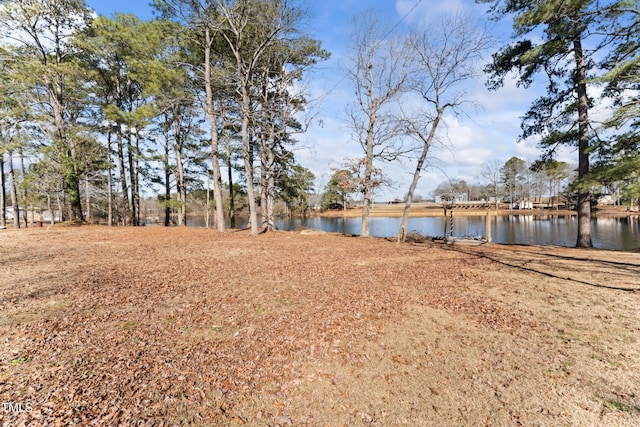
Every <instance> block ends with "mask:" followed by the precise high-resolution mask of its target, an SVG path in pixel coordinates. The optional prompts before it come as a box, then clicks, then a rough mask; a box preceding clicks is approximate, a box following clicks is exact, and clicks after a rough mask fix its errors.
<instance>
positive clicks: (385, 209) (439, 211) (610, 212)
mask: <svg viewBox="0 0 640 427" xmlns="http://www.w3.org/2000/svg"><path fill="white" fill-rule="evenodd" d="M403 211H404V204H402V203H398V204H388V205H385V204H374V205H373V207H372V208H371V210H370V212H369V216H370V217H386V218H400V217H402V214H403ZM487 211H488V212H490V214H491V215H492V216H509V215H536V216H549V217H557V216H577V215H578V212H577V211H575V210H569V209H552V208H549V209H497V210H496V209H495V208H491V209H488V210H487V209H474V208H468V209H465V208H455V206H454V209H453V216H458V217H460V216H486V215H487ZM450 214H451V210H450V209H447V216H449V215H450ZM591 215H592V217H594V218H617V217H620V218H624V217H629V216H635V215H640V212H638V211H628V210H627V207H626V206H606V207H600V208H595V209H593V210H592V211H591ZM311 216H317V217H324V218H360V217H362V208H361V207H351V208H347V209H345V210H339V209H336V210H327V211H324V212H314V213H313V214H311ZM409 216H410V217H412V218H420V217H422V218H429V217H440V218H441V217H443V216H444V209H443V208H442V207H441V206H439V205H434V204H415V205H413V206H412V207H411V210H410V211H409Z"/></svg>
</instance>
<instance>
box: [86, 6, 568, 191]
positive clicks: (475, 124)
mask: <svg viewBox="0 0 640 427" xmlns="http://www.w3.org/2000/svg"><path fill="white" fill-rule="evenodd" d="M86 2H87V4H88V5H89V6H90V7H92V8H93V9H94V10H95V11H96V12H97V13H99V14H103V15H107V16H110V15H111V14H113V13H114V12H116V11H117V12H126V13H133V14H135V15H137V16H138V17H140V18H142V19H151V18H152V17H153V15H152V10H151V8H150V7H148V3H149V2H148V1H147V0H129V1H124V0H87V1H86ZM372 5H375V10H377V11H379V12H380V14H381V16H382V17H384V20H385V21H386V22H387V24H388V25H389V26H393V25H395V24H398V23H399V24H398V30H401V31H406V30H410V29H416V28H418V27H419V26H421V25H428V23H429V22H431V20H433V19H436V18H437V17H438V16H440V15H441V14H442V13H447V12H452V11H461V12H464V13H467V14H469V15H471V16H473V17H474V18H476V19H478V20H483V19H485V18H486V15H485V13H484V11H485V10H486V7H485V6H483V5H477V4H475V2H474V1H473V0H422V1H420V0H383V1H380V2H376V3H373V2H370V1H369V0H322V1H309V0H307V2H306V7H307V9H308V11H309V14H310V17H309V18H308V19H307V21H306V23H305V27H304V28H303V29H304V31H306V32H307V33H308V34H310V35H311V36H313V37H314V38H316V39H319V40H321V42H322V46H323V48H325V49H326V50H328V51H329V52H331V54H332V57H331V59H330V60H328V61H326V62H324V63H322V64H320V66H319V67H318V69H317V70H315V71H314V72H313V74H312V75H311V76H310V77H309V83H308V85H309V90H310V92H311V94H312V98H318V99H319V100H320V101H319V102H318V103H315V104H314V105H313V110H312V111H313V114H314V120H313V124H312V126H311V127H310V129H309V131H308V132H307V133H306V134H304V135H300V136H299V137H298V140H299V141H300V144H299V147H298V149H297V150H296V157H297V159H298V162H299V163H300V164H302V165H303V166H305V167H307V168H309V169H310V170H311V171H312V172H313V173H314V174H315V175H316V178H317V180H316V187H317V188H318V189H320V190H321V189H322V187H323V186H324V185H325V184H326V183H327V181H328V179H329V176H330V174H331V168H336V167H340V166H341V164H342V163H343V162H344V160H345V159H346V158H356V157H361V156H362V153H361V151H360V150H361V149H360V146H359V145H358V144H357V143H356V142H355V141H353V140H352V138H351V137H350V129H349V127H348V120H347V114H346V112H347V109H348V107H349V105H350V104H351V103H353V101H354V98H353V93H354V90H353V87H352V86H351V84H350V82H349V80H348V79H345V78H344V67H345V66H348V64H349V62H348V58H349V54H350V52H349V46H348V44H349V42H348V41H349V37H350V31H351V25H350V24H351V22H352V20H353V18H354V16H356V15H358V14H361V13H363V12H364V11H366V10H368V9H371V8H372ZM409 11H411V13H409V14H408V15H407V13H408V12H409ZM405 15H406V16H405ZM403 17H404V19H403ZM509 34H510V23H509V22H505V23H503V24H501V25H498V26H496V27H494V28H493V30H492V35H493V36H494V37H496V39H497V41H496V48H497V47H499V46H501V45H502V44H503V43H505V42H507V41H508V36H509ZM484 81H485V77H484V76H481V77H480V78H479V79H478V80H477V81H476V82H474V84H473V86H472V88H471V90H470V95H471V98H472V99H473V100H474V101H475V102H476V103H477V104H478V105H479V107H480V108H479V109H474V110H470V111H468V115H469V117H452V116H448V117H447V118H446V127H442V128H441V129H440V131H441V134H440V136H441V137H442V139H443V140H444V141H445V146H442V147H439V148H436V149H434V150H432V151H431V155H432V165H433V166H432V167H429V168H428V169H427V170H425V171H424V172H423V173H422V176H421V180H420V184H419V185H418V188H417V190H416V193H417V194H419V195H421V196H430V195H431V193H432V191H433V190H434V189H435V187H436V186H437V185H438V184H439V183H441V182H443V181H446V180H448V179H464V180H466V181H467V182H468V183H470V184H471V183H482V182H484V180H483V178H482V176H481V171H482V169H483V165H484V164H486V163H487V162H490V161H498V162H500V163H501V164H503V163H504V162H506V161H507V160H508V159H509V158H510V157H512V156H518V157H520V158H523V159H525V160H527V161H533V160H536V159H537V158H538V157H539V155H540V150H539V149H538V148H537V145H536V144H537V140H536V139H535V138H531V139H529V140H526V141H522V142H517V138H518V135H519V133H520V117H521V116H522V115H523V114H524V113H525V112H526V111H527V109H528V108H529V105H530V104H531V101H532V100H533V99H535V98H536V97H537V96H539V95H540V93H539V92H538V93H536V90H535V89H530V90H524V89H519V88H517V87H516V86H515V84H514V82H512V81H507V82H506V84H505V87H504V88H503V89H501V90H499V91H497V92H489V91H488V90H487V89H486V88H485V86H484ZM575 156H576V155H575V152H572V151H570V150H565V151H564V152H563V153H561V155H560V156H559V160H563V161H567V162H570V163H575V162H576V159H575ZM380 166H381V167H382V169H383V171H384V172H385V174H387V175H388V176H389V177H390V178H391V180H392V181H393V182H394V185H393V187H391V188H388V189H385V190H383V191H380V192H379V194H378V195H377V196H376V199H377V200H379V201H382V200H389V199H393V198H394V197H401V198H402V197H403V196H404V194H405V193H406V191H407V189H408V186H409V183H410V180H411V175H412V174H413V169H414V166H413V164H411V162H409V161H405V162H403V163H391V164H386V163H385V164H382V165H380Z"/></svg>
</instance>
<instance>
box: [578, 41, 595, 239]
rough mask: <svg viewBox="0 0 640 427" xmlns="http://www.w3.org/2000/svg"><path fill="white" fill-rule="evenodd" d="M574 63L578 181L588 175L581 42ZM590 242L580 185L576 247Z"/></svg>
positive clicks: (587, 198)
mask: <svg viewBox="0 0 640 427" xmlns="http://www.w3.org/2000/svg"><path fill="white" fill-rule="evenodd" d="M573 53H574V58H575V61H576V67H577V69H576V76H575V79H576V91H577V95H578V180H581V179H582V178H584V177H586V176H587V174H588V173H589V98H588V96H587V83H586V81H587V71H586V64H585V58H584V53H583V50H582V41H581V39H580V36H579V35H578V36H576V38H575V40H574V41H573ZM592 246H593V243H592V241H591V193H590V192H589V190H587V189H585V188H583V187H582V185H580V187H579V190H578V240H577V242H576V247H579V248H590V247H592Z"/></svg>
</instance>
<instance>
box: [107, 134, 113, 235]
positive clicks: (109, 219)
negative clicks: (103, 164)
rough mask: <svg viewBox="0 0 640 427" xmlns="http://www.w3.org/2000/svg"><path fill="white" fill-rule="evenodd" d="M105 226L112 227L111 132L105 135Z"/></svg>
mask: <svg viewBox="0 0 640 427" xmlns="http://www.w3.org/2000/svg"><path fill="white" fill-rule="evenodd" d="M107 164H108V165H109V167H108V168H107V174H108V175H107V198H108V200H107V225H108V226H109V227H111V226H113V176H112V173H113V165H112V164H111V130H109V132H108V133H107Z"/></svg>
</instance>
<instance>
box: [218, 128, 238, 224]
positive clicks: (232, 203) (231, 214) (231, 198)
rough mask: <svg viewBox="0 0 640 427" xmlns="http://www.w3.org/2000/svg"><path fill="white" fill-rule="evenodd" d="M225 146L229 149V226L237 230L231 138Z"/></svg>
mask: <svg viewBox="0 0 640 427" xmlns="http://www.w3.org/2000/svg"><path fill="white" fill-rule="evenodd" d="M225 145H226V149H227V173H228V177H227V178H228V179H229V226H230V227H231V228H236V207H235V200H234V195H233V169H232V168H233V165H232V162H231V142H230V141H229V136H226V137H225ZM221 209H222V208H221Z"/></svg>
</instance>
